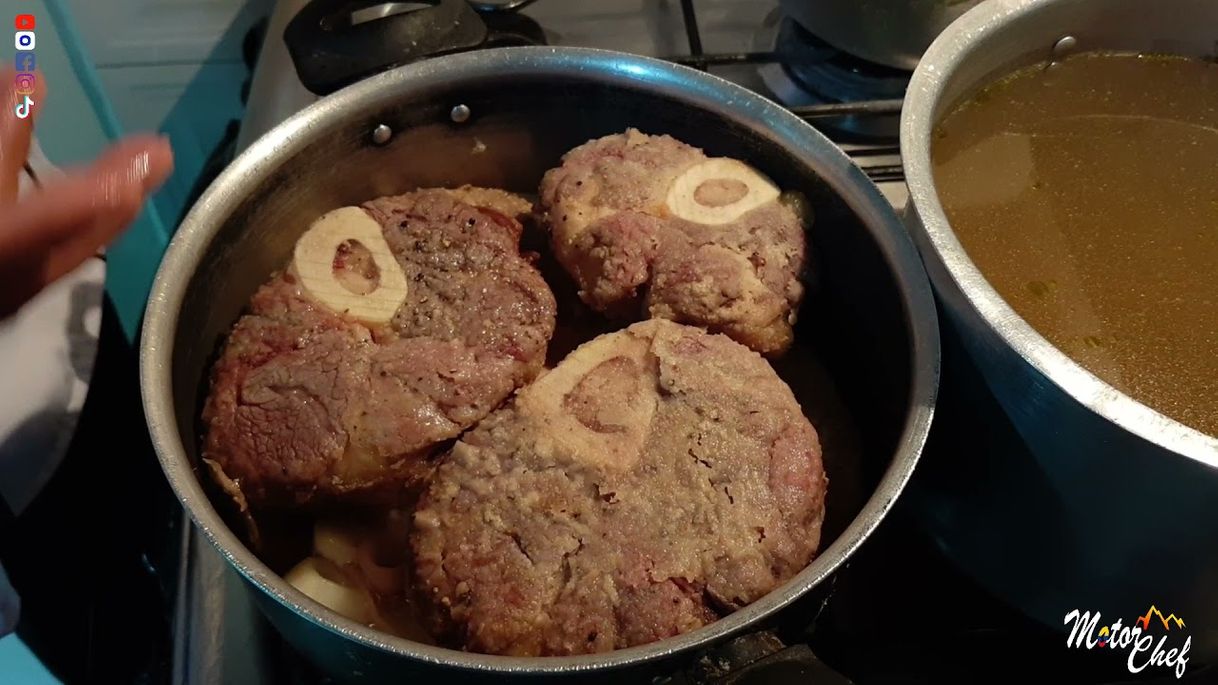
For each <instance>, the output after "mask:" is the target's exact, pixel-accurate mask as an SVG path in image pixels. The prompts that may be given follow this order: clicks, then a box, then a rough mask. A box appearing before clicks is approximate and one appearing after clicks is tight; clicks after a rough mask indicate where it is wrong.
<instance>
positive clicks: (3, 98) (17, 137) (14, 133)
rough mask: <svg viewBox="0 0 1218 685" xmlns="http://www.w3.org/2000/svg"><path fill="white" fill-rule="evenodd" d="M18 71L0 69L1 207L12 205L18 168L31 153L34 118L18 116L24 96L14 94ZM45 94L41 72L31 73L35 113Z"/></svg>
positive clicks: (7, 68)
mask: <svg viewBox="0 0 1218 685" xmlns="http://www.w3.org/2000/svg"><path fill="white" fill-rule="evenodd" d="M16 78H17V70H16V69H14V68H12V67H10V66H5V67H3V68H0V104H2V105H3V107H4V109H3V110H2V111H0V207H4V206H7V205H11V204H12V203H13V202H15V201H16V199H17V187H18V180H19V179H20V177H21V168H22V166H24V165H25V161H26V159H27V158H28V157H29V153H30V136H31V133H32V131H33V129H34V117H33V116H30V117H27V118H25V119H21V118H19V117H18V116H17V113H16V107H17V105H18V103H21V102H24V101H25V97H26V96H25V95H19V94H18V93H17V83H16ZM45 95H46V84H45V83H44V82H43V79H42V74H41V73H40V72H35V73H34V93H33V94H32V95H30V96H29V97H30V99H32V100H33V101H34V107H33V112H38V111H39V110H40V109H41V107H42V104H43V100H44V96H45Z"/></svg>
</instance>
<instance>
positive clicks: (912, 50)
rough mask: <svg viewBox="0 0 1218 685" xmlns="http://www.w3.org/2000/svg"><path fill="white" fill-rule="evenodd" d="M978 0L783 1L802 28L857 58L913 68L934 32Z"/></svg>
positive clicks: (899, 67)
mask: <svg viewBox="0 0 1218 685" xmlns="http://www.w3.org/2000/svg"><path fill="white" fill-rule="evenodd" d="M980 1H981V0H782V3H781V4H782V9H783V11H784V12H786V13H787V14H788V15H790V16H791V18H793V19H795V21H797V22H799V23H800V25H802V26H803V27H804V28H805V29H807V30H808V31H810V32H811V33H812V34H813V35H815V36H816V37H818V38H820V39H821V40H823V41H825V42H827V43H829V44H830V45H832V46H833V47H835V48H837V49H839V50H844V51H845V52H848V53H850V54H852V55H854V56H856V57H862V58H863V59H866V60H870V61H872V62H875V63H876V64H883V65H886V66H890V67H895V68H897V69H906V70H912V69H913V68H914V67H916V66H917V65H918V59H919V58H920V57H921V56H922V52H923V51H924V50H926V48H927V46H929V45H930V43H931V41H933V40H934V39H935V36H938V35H939V32H940V31H942V30H943V29H944V28H946V27H947V25H948V24H950V23H952V22H953V21H955V19H956V18H957V17H959V16H960V15H962V14H964V13H965V12H967V11H968V10H969V9H970V8H971V7H973V6H974V5H976V4H977V3H978V2H980Z"/></svg>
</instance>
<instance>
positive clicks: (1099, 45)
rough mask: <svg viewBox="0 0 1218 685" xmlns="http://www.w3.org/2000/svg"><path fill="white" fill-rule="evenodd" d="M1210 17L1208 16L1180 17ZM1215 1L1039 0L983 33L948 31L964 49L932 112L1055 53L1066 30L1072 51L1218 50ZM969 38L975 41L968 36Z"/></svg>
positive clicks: (1215, 53)
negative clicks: (1046, 0)
mask: <svg viewBox="0 0 1218 685" xmlns="http://www.w3.org/2000/svg"><path fill="white" fill-rule="evenodd" d="M1181 17H1210V18H1211V19H1212V20H1211V21H1198V20H1195V19H1194V20H1181ZM1216 25H1218V5H1215V4H1214V2H1213V1H1212V0H1162V1H1161V2H1155V3H1146V2H1144V1H1143V0H1105V1H1104V2H1094V1H1090V2H1089V1H1087V0H1068V1H1066V2H1051V3H1042V4H1041V5H1040V6H1039V7H1037V8H1036V9H1035V10H1033V11H1030V12H1027V13H1025V14H1022V15H1020V16H1015V17H1014V18H1013V19H1011V20H1009V21H1006V20H1004V23H1003V24H1001V30H989V31H987V32H985V33H983V34H981V35H980V36H978V35H975V34H973V33H968V34H967V35H964V34H961V33H959V32H955V33H950V32H949V33H950V35H949V34H944V38H943V40H949V41H956V42H958V43H959V44H960V45H961V46H962V47H965V52H964V53H963V54H962V55H961V57H960V59H959V60H957V61H956V63H955V65H954V68H953V69H952V70H951V71H948V72H946V73H943V74H942V78H944V79H946V80H947V84H946V86H945V87H944V91H943V96H942V97H941V98H939V101H938V103H937V106H936V108H935V112H934V119H935V120H936V121H937V120H938V119H940V118H942V117H943V116H944V115H945V114H947V113H948V112H950V111H951V110H952V109H954V108H955V107H956V106H957V105H959V104H960V102H962V101H963V100H965V99H967V98H968V97H969V96H971V95H972V94H973V93H975V92H976V91H977V90H979V89H980V88H981V87H983V86H985V85H987V84H989V83H990V82H992V81H994V80H995V79H998V78H1001V77H1002V76H1004V75H1006V74H1008V73H1010V72H1012V71H1014V70H1016V69H1018V68H1020V67H1024V66H1027V65H1029V64H1035V63H1037V62H1047V61H1049V60H1052V59H1053V58H1054V57H1055V53H1054V46H1055V45H1056V44H1057V42H1058V41H1059V40H1061V39H1062V38H1064V37H1066V36H1071V37H1073V38H1074V39H1075V41H1077V42H1076V45H1075V47H1074V48H1073V49H1071V50H1070V51H1069V53H1067V54H1071V53H1077V52H1084V51H1090V50H1111V51H1117V52H1147V53H1168V54H1175V55H1185V56H1188V57H1201V58H1204V59H1210V60H1213V59H1215V58H1216V57H1218V29H1216V28H1215V26H1216ZM970 41H971V42H970Z"/></svg>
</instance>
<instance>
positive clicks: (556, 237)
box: [541, 129, 808, 355]
mask: <svg viewBox="0 0 1218 685" xmlns="http://www.w3.org/2000/svg"><path fill="white" fill-rule="evenodd" d="M706 159H707V157H706V155H704V154H703V153H702V151H701V150H699V149H697V148H694V147H691V146H689V145H686V144H685V143H682V142H681V141H679V140H676V139H675V138H672V137H670V136H649V135H645V134H642V133H639V132H638V131H636V130H634V129H630V130H628V131H626V132H625V133H622V134H617V135H611V136H606V137H604V138H599V139H597V140H593V141H590V142H588V143H585V144H583V145H581V146H579V147H577V148H575V149H574V150H571V151H570V152H568V153H567V154H566V155H565V156H564V157H563V163H562V166H560V167H558V168H556V169H552V170H550V171H549V172H547V173H546V175H545V178H544V179H543V180H542V184H541V205H542V209H543V210H544V213H545V220H546V223H547V225H548V226H549V228H550V231H551V240H552V243H553V246H554V251H555V253H556V255H557V257H558V259H559V261H560V262H561V263H562V264H563V266H564V268H566V269H567V271H568V272H570V273H571V275H572V276H573V277H574V278H575V281H576V282H577V283H578V285H579V287H580V296H581V297H582V298H583V299H584V301H585V302H587V303H588V304H589V305H590V306H592V307H594V308H595V309H597V310H599V311H602V312H605V313H606V314H609V315H610V316H615V317H623V318H640V317H644V318H645V317H661V318H666V319H671V320H674V321H679V322H682V323H689V324H695V325H700V326H705V327H707V328H709V329H710V330H711V331H714V332H721V333H725V334H727V335H728V336H730V337H732V338H733V339H735V340H737V341H738V342H741V343H743V344H745V345H747V346H749V347H751V348H752V349H754V350H757V351H759V352H761V353H763V354H767V355H773V354H779V353H781V352H783V351H785V350H786V349H787V348H788V347H789V346H790V344H791V339H792V331H791V326H792V324H793V323H794V321H795V313H796V310H797V308H798V306H799V302H800V299H801V298H802V297H803V287H802V285H801V283H800V280H799V277H800V273H801V271H802V270H803V268H804V261H805V251H806V246H805V236H804V221H805V220H806V219H808V217H801V216H800V215H799V214H798V213H797V211H795V209H793V208H792V206H790V204H789V203H787V202H785V201H780V200H774V201H771V202H768V203H766V204H764V205H762V206H759V207H757V208H755V209H753V210H752V211H749V212H747V213H745V214H744V215H742V216H740V217H739V218H737V219H735V220H733V221H731V222H728V223H725V224H719V225H705V224H699V223H694V222H691V221H687V220H685V219H681V218H679V217H677V216H673V215H672V214H671V213H670V212H669V211H668V210H667V209H666V207H665V199H666V197H667V194H668V191H669V189H670V187H671V186H672V185H673V182H674V180H675V179H676V178H677V177H678V176H679V175H680V174H681V173H682V172H683V171H685V170H687V169H689V168H690V167H692V166H693V165H695V164H697V163H699V162H702V161H705V160H706Z"/></svg>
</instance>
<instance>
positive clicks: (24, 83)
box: [16, 74, 34, 95]
mask: <svg viewBox="0 0 1218 685" xmlns="http://www.w3.org/2000/svg"><path fill="white" fill-rule="evenodd" d="M16 84H17V94H18V95H30V94H31V93H33V92H34V75H33V74H17V81H16Z"/></svg>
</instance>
